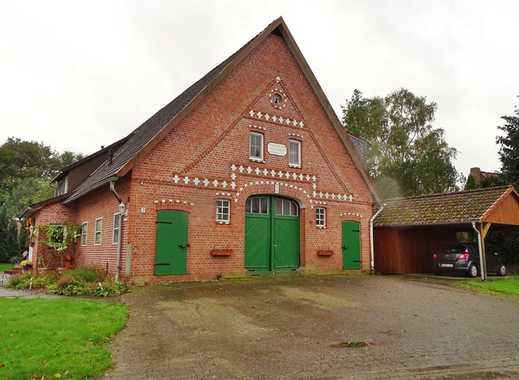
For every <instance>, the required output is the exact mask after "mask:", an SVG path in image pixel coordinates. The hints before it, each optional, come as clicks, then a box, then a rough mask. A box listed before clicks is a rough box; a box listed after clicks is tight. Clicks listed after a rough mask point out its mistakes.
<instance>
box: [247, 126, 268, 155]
mask: <svg viewBox="0 0 519 380" xmlns="http://www.w3.org/2000/svg"><path fill="white" fill-rule="evenodd" d="M252 136H260V138H261V143H260V156H259V157H255V156H253V155H252ZM264 158H265V136H264V135H263V133H260V132H250V133H249V160H251V161H256V162H263V160H264Z"/></svg>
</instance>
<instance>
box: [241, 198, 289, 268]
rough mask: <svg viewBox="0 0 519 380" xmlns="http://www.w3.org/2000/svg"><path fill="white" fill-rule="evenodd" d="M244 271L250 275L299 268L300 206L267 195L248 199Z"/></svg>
mask: <svg viewBox="0 0 519 380" xmlns="http://www.w3.org/2000/svg"><path fill="white" fill-rule="evenodd" d="M245 267H246V268H247V270H249V271H251V272H270V271H292V270H295V269H297V268H298V267H299V206H298V205H297V203H296V202H295V201H293V200H290V199H286V198H281V197H273V196H269V195H262V196H253V197H250V198H249V199H247V203H246V217H245Z"/></svg>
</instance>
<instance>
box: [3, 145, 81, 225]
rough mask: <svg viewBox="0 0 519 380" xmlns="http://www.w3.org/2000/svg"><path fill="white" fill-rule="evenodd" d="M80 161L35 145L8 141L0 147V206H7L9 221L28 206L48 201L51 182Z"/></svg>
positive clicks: (71, 156)
mask: <svg viewBox="0 0 519 380" xmlns="http://www.w3.org/2000/svg"><path fill="white" fill-rule="evenodd" d="M81 157H82V156H81V155H80V154H76V153H73V152H69V151H66V152H63V153H59V152H56V151H54V150H53V149H52V148H51V147H49V146H46V145H44V144H42V143H38V142H35V141H23V140H20V139H18V138H13V137H10V138H8V139H7V141H6V142H5V143H4V144H3V145H2V146H0V205H6V208H7V210H6V212H7V215H8V216H9V217H12V216H14V215H15V214H16V213H17V212H20V211H21V210H22V209H23V208H24V207H25V206H27V205H28V204H30V203H33V202H37V201H40V200H43V199H45V198H48V197H50V196H51V195H52V185H51V180H52V178H53V177H54V176H55V175H56V174H58V173H59V171H60V170H61V168H63V167H64V166H67V165H69V164H71V163H72V162H74V161H76V160H78V159H80V158H81Z"/></svg>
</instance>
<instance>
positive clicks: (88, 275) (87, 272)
mask: <svg viewBox="0 0 519 380" xmlns="http://www.w3.org/2000/svg"><path fill="white" fill-rule="evenodd" d="M63 274H64V275H67V276H70V277H72V278H73V279H74V280H76V281H83V282H102V281H104V280H106V277H107V276H106V274H105V273H104V272H102V271H100V270H99V269H97V268H94V267H80V268H76V269H71V270H67V271H65V272H64V273H63Z"/></svg>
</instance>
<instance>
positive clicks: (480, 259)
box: [472, 222, 487, 281]
mask: <svg viewBox="0 0 519 380" xmlns="http://www.w3.org/2000/svg"><path fill="white" fill-rule="evenodd" d="M472 228H473V229H474V231H476V233H477V234H478V249H479V268H480V272H481V281H485V280H486V278H487V274H486V273H485V269H484V265H483V255H484V254H485V252H484V251H483V250H482V249H481V248H482V247H483V239H482V237H481V232H479V228H477V227H476V222H472Z"/></svg>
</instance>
